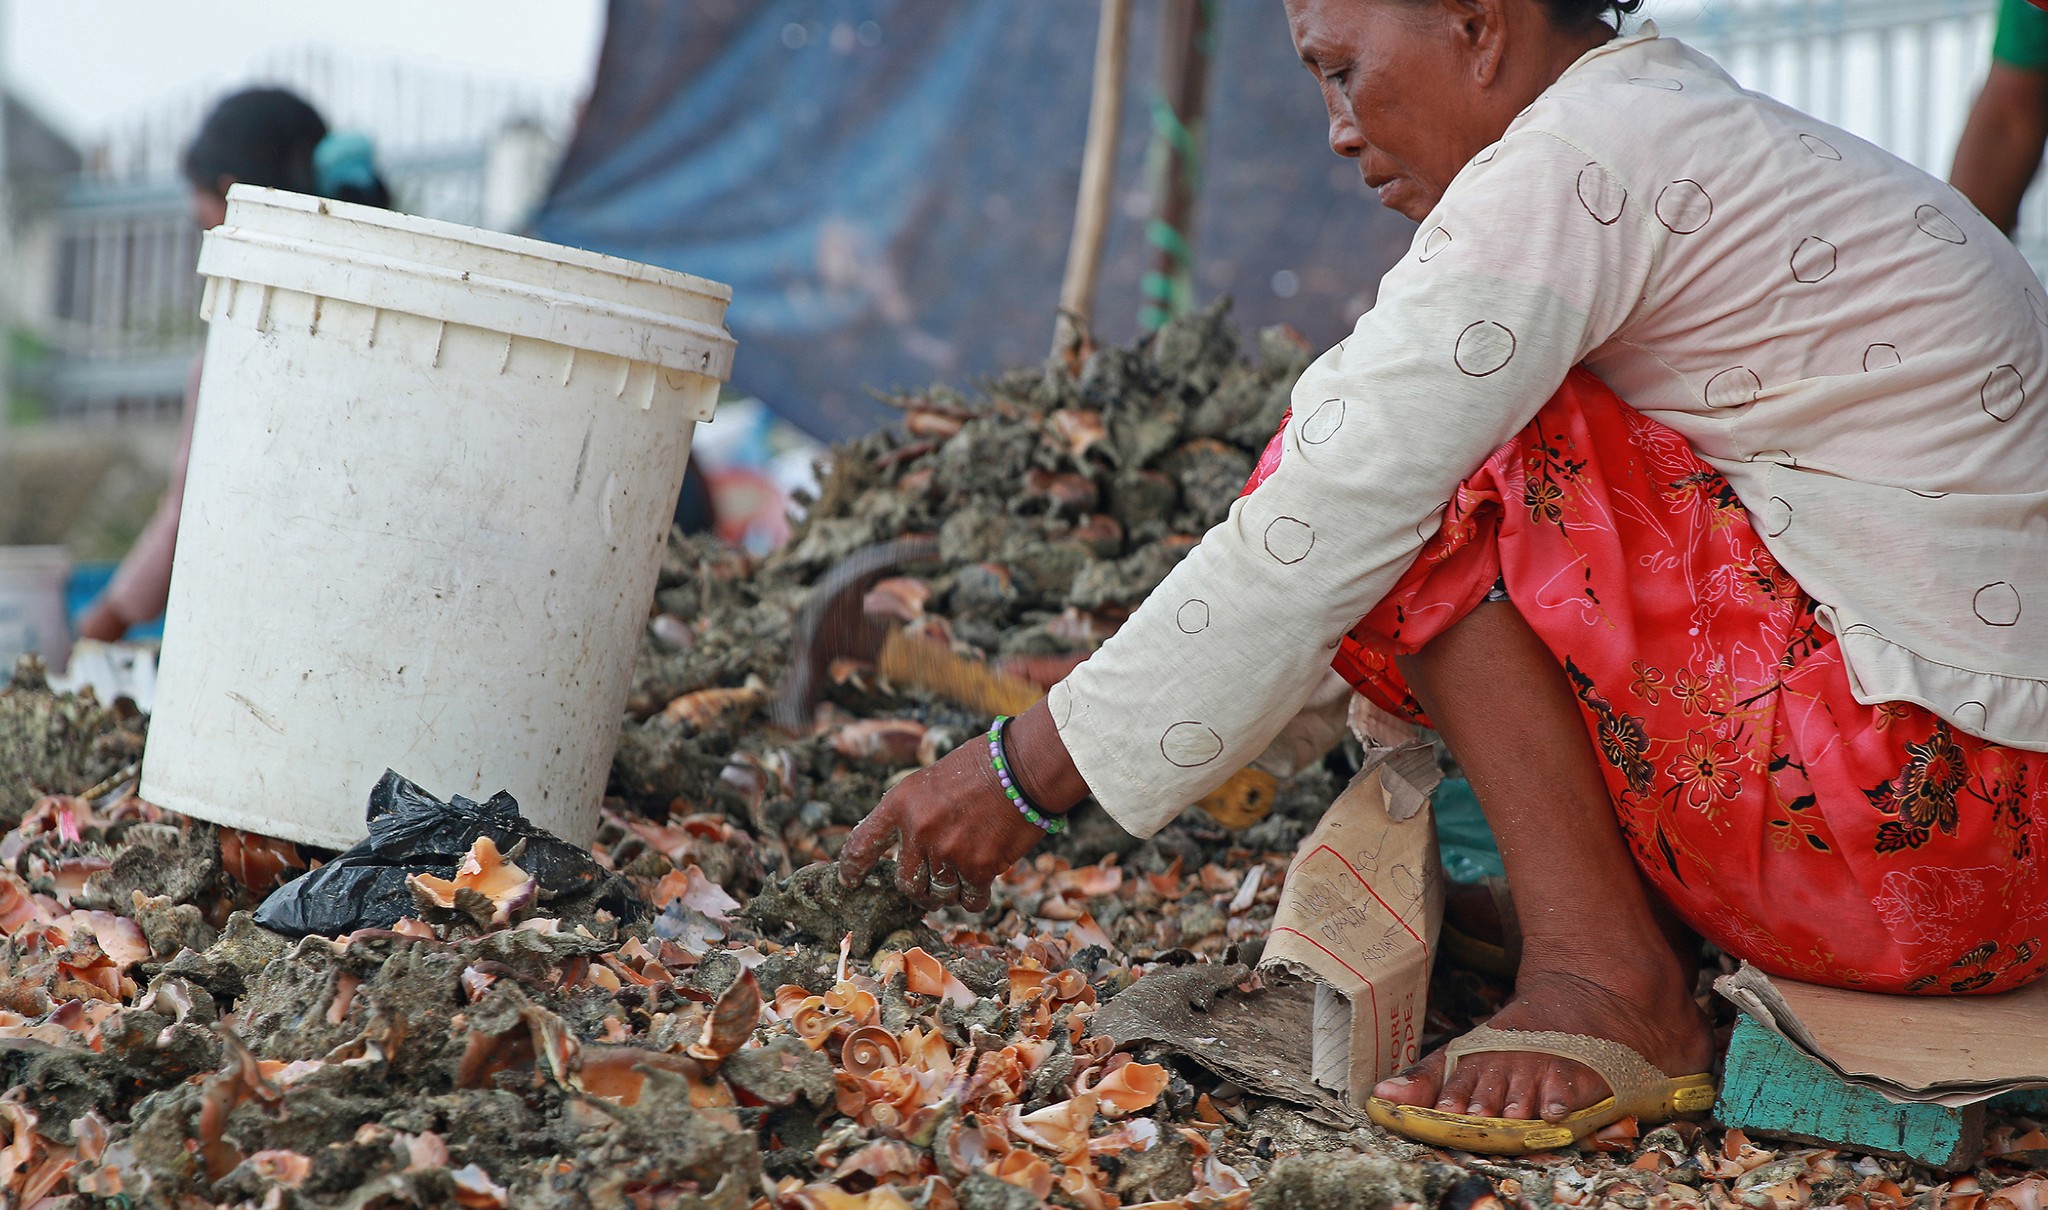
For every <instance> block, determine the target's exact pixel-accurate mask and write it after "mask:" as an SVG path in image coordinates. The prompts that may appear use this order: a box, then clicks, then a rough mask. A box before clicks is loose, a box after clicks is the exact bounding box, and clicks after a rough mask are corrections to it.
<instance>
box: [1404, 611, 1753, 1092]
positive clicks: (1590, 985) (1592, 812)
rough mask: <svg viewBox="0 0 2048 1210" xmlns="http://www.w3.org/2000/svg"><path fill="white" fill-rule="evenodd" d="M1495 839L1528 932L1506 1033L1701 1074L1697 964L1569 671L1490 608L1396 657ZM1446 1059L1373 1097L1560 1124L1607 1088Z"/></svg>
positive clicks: (1530, 1065)
mask: <svg viewBox="0 0 2048 1210" xmlns="http://www.w3.org/2000/svg"><path fill="white" fill-rule="evenodd" d="M1400 666H1401V671H1402V674H1403V675H1404V676H1405V677H1406V678H1407V680H1408V685H1409V688H1410V689H1412V690H1413V691H1414V693H1415V696H1416V698H1417V700H1419V701H1420V702H1421V703H1422V706H1423V709H1425V710H1426V711H1428V712H1429V716H1430V721H1432V722H1433V723H1435V724H1436V727H1437V730H1438V732H1439V733H1440V734H1442V736H1443V737H1444V741H1445V742H1446V743H1447V744H1449V745H1450V748H1451V751H1452V753H1453V754H1455V755H1456V756H1457V758H1458V763H1459V764H1460V765H1462V766H1463V767H1464V770H1465V775H1466V777H1467V778H1469V779H1470V780H1471V782H1472V791H1473V794H1474V796H1475V797H1477V798H1478V800H1479V805H1480V807H1481V808H1482V809H1483V810H1484V811H1485V812H1486V819H1487V822H1488V823H1489V824H1491V825H1492V827H1493V833H1494V837H1495V839H1496V840H1498V841H1499V843H1500V850H1501V862H1502V864H1503V865H1504V866H1505V867H1506V869H1507V875H1508V884H1509V886H1510V887H1511V888H1512V890H1513V892H1514V896H1515V910H1516V914H1517V915H1518V916H1519V917H1520V921H1521V927H1522V964H1521V969H1520V972H1519V973H1518V975H1517V977H1516V981H1515V998H1514V999H1513V1000H1512V1001H1510V1002H1509V1003H1508V1005H1507V1006H1506V1007H1504V1008H1503V1009H1502V1010H1501V1011H1500V1012H1499V1013H1498V1014H1497V1015H1495V1017H1494V1018H1493V1020H1492V1021H1491V1022H1490V1024H1492V1025H1493V1026H1494V1027H1495V1028H1497V1029H1529V1030H1561V1031H1564V1032H1567V1033H1585V1034H1592V1035H1594V1036H1596V1037H1603V1038H1609V1039H1612V1040H1614V1041H1617V1042H1621V1043H1623V1044H1625V1045H1628V1046H1631V1047H1633V1048H1635V1049H1636V1050H1637V1051H1638V1052H1640V1053H1641V1054H1642V1055H1643V1057H1644V1058H1647V1059H1648V1060H1650V1062H1652V1063H1655V1064H1656V1065H1657V1066H1659V1067H1661V1068H1663V1069H1664V1071H1665V1073H1666V1074H1667V1075H1672V1076H1680V1075H1690V1074H1692V1073H1694V1072H1699V1071H1705V1070H1707V1069H1708V1066H1709V1065H1710V1064H1711V1062H1712V1059H1713V1042H1712V1038H1711V1035H1710V1034H1709V1032H1708V1029H1707V1025H1706V1022H1705V1020H1704V1019H1703V1018H1702V1017H1701V1016H1700V1013H1699V1009H1698V1007H1697V1005H1695V1004H1694V1002H1693V999H1692V983H1693V973H1694V971H1695V970H1696V965H1697V964H1696V963H1687V962H1684V961H1681V959H1680V958H1679V956H1678V954H1677V953H1676V952H1674V951H1673V950H1672V948H1671V945H1670V943H1669V942H1668V941H1667V939H1666V935H1665V932H1664V931H1663V929H1662V927H1661V926H1660V924H1659V921H1658V913H1657V912H1656V911H1655V910H1654V909H1653V907H1652V904H1651V900H1650V896H1649V893H1648V892H1647V891H1646V889H1645V888H1644V886H1643V882H1642V879H1641V875H1640V874H1639V873H1638V872H1637V870H1636V863H1635V859H1634V858H1633V857H1632V856H1631V855H1630V854H1629V851H1628V846H1627V844H1626V842H1625V841H1624V840H1623V839H1622V835H1621V829H1620V826H1619V824H1617V823H1616V821H1615V818H1614V806H1613V804H1612V802H1611V801H1610V800H1609V798H1608V794H1607V786H1606V783H1605V782H1604V781H1603V780H1602V777H1601V773H1600V766H1599V764H1598V758H1597V757H1596V756H1595V754H1594V751H1593V745H1592V741H1591V739H1590V738H1589V737H1588V736H1587V734H1586V726H1585V723H1584V721H1583V720H1582V719H1581V717H1580V714H1579V707H1578V702H1577V699H1576V698H1575V697H1574V696H1573V694H1572V691H1571V686H1570V684H1569V683H1568V682H1567V681H1566V680H1565V676H1564V670H1563V669H1562V668H1561V667H1559V666H1558V663H1557V661H1556V659H1555V658H1554V657H1553V656H1552V655H1551V654H1550V651H1549V649H1548V648H1546V647H1544V646H1543V643H1542V640H1541V639H1539V638H1538V637H1537V636H1536V633H1535V632H1534V631H1533V630H1531V629H1530V628H1529V625H1528V623H1527V622H1525V621H1524V620H1523V619H1522V616H1521V614H1519V613H1518V612H1516V610H1515V607H1514V606H1513V605H1512V604H1511V603H1500V602H1494V603H1487V604H1482V605H1480V606H1479V607H1478V608H1477V609H1475V610H1473V611H1472V612H1471V613H1470V614H1469V615H1467V616H1466V617H1465V618H1464V619H1463V620H1461V621H1460V622H1458V624H1457V625H1455V626H1453V627H1451V629H1449V630H1448V631H1445V632H1444V633H1443V634H1442V635H1440V636H1438V637H1437V639H1436V640H1435V641H1433V642H1432V643H1430V644H1429V646H1427V647H1425V648H1424V649H1423V650H1422V651H1421V652H1419V653H1418V654H1416V655H1414V656H1410V657H1406V658H1404V659H1402V660H1401V661H1400ZM1442 1073H1443V1056H1442V1052H1440V1051H1439V1052H1437V1053H1436V1054H1432V1055H1430V1056H1429V1057H1428V1058H1426V1059H1424V1060H1423V1062H1422V1063H1421V1064H1420V1065H1418V1066H1417V1068H1416V1069H1415V1070H1413V1071H1412V1072H1410V1073H1409V1074H1408V1075H1407V1076H1406V1077H1402V1078H1399V1079H1395V1080H1389V1081H1387V1082H1385V1083H1383V1084H1381V1085H1380V1086H1379V1088H1378V1089H1377V1090H1376V1093H1377V1095H1379V1096H1381V1097H1384V1098H1386V1099H1388V1100H1390V1101H1395V1102H1397V1103H1400V1104H1406V1105H1434V1106H1436V1107H1437V1108H1439V1109H1446V1110H1450V1111H1453V1112H1459V1113H1475V1114H1483V1115H1485V1116H1488V1117H1509V1118H1533V1117H1542V1118H1547V1119H1551V1120H1556V1119H1558V1118H1561V1117H1563V1116H1565V1115H1566V1114H1567V1113H1570V1112H1573V1111H1575V1110H1578V1109H1583V1108H1585V1107H1587V1106H1589V1105H1592V1104H1595V1103H1597V1102H1598V1101H1600V1100H1602V1099H1603V1098H1605V1097H1606V1096H1607V1095H1608V1090H1607V1087H1606V1085H1605V1084H1604V1083H1602V1082H1601V1080H1600V1079H1599V1078H1598V1077H1596V1076H1594V1075H1593V1074H1592V1073H1591V1072H1590V1071H1588V1070H1587V1069H1586V1068H1584V1067H1582V1066H1580V1065H1579V1064H1577V1063H1572V1062H1568V1061H1565V1060H1561V1059H1556V1058H1550V1057H1547V1056H1542V1055H1532V1054H1480V1055H1473V1056H1472V1057H1470V1058H1468V1059H1466V1060H1465V1061H1464V1062H1462V1063H1460V1064H1459V1065H1458V1068H1457V1070H1456V1071H1455V1072H1453V1073H1452V1075H1451V1079H1450V1081H1449V1083H1448V1085H1446V1084H1445V1083H1444V1081H1443V1078H1442Z"/></svg>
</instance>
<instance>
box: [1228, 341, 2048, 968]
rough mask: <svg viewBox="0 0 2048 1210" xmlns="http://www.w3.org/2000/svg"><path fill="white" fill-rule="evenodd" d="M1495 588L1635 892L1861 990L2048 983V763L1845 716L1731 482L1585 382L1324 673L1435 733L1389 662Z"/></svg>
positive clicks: (1790, 593)
mask: <svg viewBox="0 0 2048 1210" xmlns="http://www.w3.org/2000/svg"><path fill="white" fill-rule="evenodd" d="M1278 456H1279V444H1278V441H1277V439H1276V441H1275V443H1274V445H1273V446H1272V447H1271V448H1269V450H1268V451H1267V456H1266V457H1265V458H1264V459H1262V460H1261V463H1260V467H1259V470H1258V471H1257V472H1256V473H1255V474H1254V476H1253V480H1252V484H1251V487H1256V486H1257V484H1258V483H1260V482H1263V480H1264V478H1265V477H1266V476H1267V475H1269V474H1271V473H1272V470H1273V467H1274V466H1275V465H1276V464H1277V461H1278ZM1247 490H1250V488H1249V487H1248V488H1247ZM1901 557H1902V558H1910V557H1911V555H1910V554H1908V553H1902V554H1901ZM1496 584H1504V585H1505V587H1506V590H1507V595H1508V598H1509V599H1510V600H1511V601H1512V602H1513V603H1514V605H1515V607H1516V609H1518V610H1519V611H1520V612H1521V614H1522V616H1523V617H1524V618H1525V619H1527V621H1528V622H1529V624H1530V626H1531V627H1532V628H1534V629H1535V631H1536V633H1537V634H1538V635H1539V636H1541V637H1542V639H1543V641H1544V643H1545V644H1546V645H1547V646H1548V647H1549V648H1550V650H1551V652H1552V653H1553V654H1555V655H1556V656H1557V658H1558V660H1559V662H1560V663H1562V664H1563V665H1564V669H1565V674H1566V676H1567V678H1568V679H1569V680H1570V682H1571V685H1572V687H1573V689H1574V691H1575V692H1576V693H1577V695H1578V699H1579V705H1580V709H1581V711H1582V713H1583V715H1584V717H1585V720H1586V728H1587V730H1588V731H1589V732H1590V733H1591V735H1592V737H1593V740H1594V746H1595V748H1596V750H1597V751H1598V753H1599V757H1600V763H1601V766H1602V771H1603V772H1604V773H1605V775H1606V778H1607V784H1608V789H1609V791H1610V792H1611V793H1612V795H1613V797H1614V803H1615V810H1616V813H1617V815H1618V816H1619V817H1620V820H1621V827H1622V830H1623V832H1624V833H1625V834H1626V835H1627V837H1628V841H1629V845H1630V847H1631V849H1632V850H1633V851H1634V853H1635V857H1636V861H1637V863H1638V864H1639V865H1640V866H1641V867H1642V870H1643V874H1644V876H1645V877H1646V878H1647V879H1648V880H1649V882H1650V883H1651V885H1653V886H1654V887H1655V888H1656V889H1657V890H1658V891H1659V892H1661V893H1662V894H1663V896H1664V897H1665V899H1666V900H1668V901H1669V902H1670V904H1671V906H1672V907H1673V908H1674V909H1675V910H1676V911H1677V912H1678V914H1679V915H1680V916H1681V917H1682V918H1683V919H1684V920H1685V921H1686V922H1687V923H1689V924H1690V925H1691V926H1692V927H1693V928H1695V929H1697V930H1698V931H1699V932H1700V933H1701V934H1702V935H1703V936H1705V937H1706V938H1707V939H1708V940H1710V941H1712V942H1713V943H1714V944H1715V945H1718V946H1720V947H1721V948H1722V949H1723V950H1725V951H1727V952H1728V953H1730V954H1732V955H1734V956H1736V957H1738V958H1744V959H1747V960H1749V961H1751V962H1753V963H1755V964H1756V965H1758V966H1760V967H1762V968H1763V969H1765V970H1767V971H1769V972H1771V973H1773V974H1781V975H1785V976H1787V977H1790V978H1794V979H1801V980H1806V981H1809V982H1816V983H1828V984H1834V985H1837V986H1841V987H1852V988H1859V989H1862V990H1866V991H1885V992H1922V993H1928V994H1953V993H1959V992H1982V993H1991V992H2001V991H2009V990H2011V989H2013V988H2015V987H2018V986H2020V985H2021V984H2023V983H2026V982H2028V981H2030V980H2031V979H2033V978H2034V977H2036V976H2038V975H2040V974H2041V973H2042V972H2043V971H2044V970H2048V949H2044V946H2043V943H2042V939H2043V937H2044V935H2048V822H2044V820H2048V789H2044V785H2048V754H2043V753H2038V752H2026V751H2021V750H2018V749H2013V748H2005V747H2000V746H1998V745H1996V744H1991V743H1987V742H1985V741H1983V740H1979V739H1976V738H1974V737H1971V736H1968V735H1965V734H1963V733H1961V732H1959V731H1957V730H1955V729H1954V728H1953V727H1951V726H1950V725H1949V724H1948V723H1947V722H1945V721H1944V720H1942V719H1941V718H1939V717H1938V716H1936V715H1935V714H1933V713H1932V712H1930V711H1927V710H1924V709H1922V708H1920V707H1918V706H1913V705H1907V704H1904V703H1898V702H1893V703H1886V704H1883V705H1877V706H1865V705H1862V704H1860V703H1858V702H1857V701H1856V699H1855V697H1854V696H1853V695H1852V694H1851V693H1850V691H1849V682H1848V677H1847V675H1846V672H1845V670H1844V669H1843V666H1842V661H1841V656H1840V654H1839V653H1838V652H1837V650H1836V647H1835V639H1834V636H1833V635H1832V634H1830V633H1828V632H1827V631H1826V630H1825V629H1823V628H1822V627H1821V626H1820V625H1819V624H1818V623H1817V622H1816V621H1815V618H1814V606H1813V601H1812V600H1811V598H1809V597H1808V596H1807V595H1806V594H1805V593H1804V592H1803V591H1801V590H1800V588H1799V585H1797V584H1796V583H1794V582H1793V581H1792V579H1791V578H1790V577H1789V576H1788V575H1787V574H1786V573H1785V572H1784V571H1783V570H1782V569H1781V568H1780V567H1779V566H1778V563H1777V560H1775V559H1774V558H1772V557H1771V554H1770V552H1769V551H1768V550H1766V549H1765V548H1764V544H1763V542H1762V541H1761V540H1760V539H1759V538H1758V537H1757V535H1756V532H1755V531H1754V530H1753V529H1752V528H1751V527H1750V519H1749V514H1748V512H1747V511H1746V510H1745V509H1744V508H1743V506H1742V503H1741V502H1740V501H1739V500H1737V499H1736V497H1735V494H1734V493H1733V492H1732V491H1731V490H1730V489H1729V487H1728V484H1727V482H1726V481H1725V480H1723V479H1722V477H1721V476H1720V474H1719V473H1718V472H1716V471H1714V470H1713V469H1712V468H1711V467H1709V466H1708V465H1707V464H1706V463H1704V462H1702V461H1700V459H1699V458H1698V457H1696V456H1695V455H1694V454H1693V452H1692V449H1691V447H1690V446H1689V445H1688V444H1687V443H1686V441H1685V439H1684V438H1683V437H1681V436H1679V435H1678V434H1677V433H1675V432H1673V431H1672V430H1671V429H1669V428H1666V427H1665V426H1663V425H1661V424H1658V423H1657V422H1655V421H1653V420H1651V419H1649V418H1647V417H1645V416H1643V415H1641V414H1640V413H1638V412H1636V411H1634V410H1633V409H1631V408H1629V407H1627V406H1626V405H1625V404H1624V403H1623V402H1622V401H1621V400H1620V399H1619V398H1617V397H1616V396H1615V395H1614V393H1613V392H1612V391H1610V390H1608V388H1607V387H1606V385H1605V384H1604V383H1602V382H1601V381H1600V380H1599V379H1598V378H1596V377H1594V376H1593V375H1592V374H1590V373H1588V372H1586V371H1585V370H1575V371H1573V373H1572V374H1571V376H1570V377H1569V378H1567V379H1566V380H1565V383H1564V385H1563V387H1562V388H1560V389H1559V391H1558V393H1557V394H1556V396H1554V397H1553V398H1552V399H1551V401H1550V402H1549V403H1548V404H1546V405H1545V406H1544V408H1543V410H1542V412H1540V413H1539V414H1538V415H1537V417H1536V419H1535V421H1534V422H1532V423H1531V424H1530V425H1529V427H1528V428H1526V429H1524V430H1523V431H1522V432H1521V433H1519V434H1517V435H1516V436H1515V438H1514V439H1513V440H1511V441H1509V442H1508V443H1507V444H1506V445H1504V446H1502V447H1501V448H1500V449H1499V450H1498V451H1496V452H1495V453H1494V455H1493V456H1492V457H1491V458H1489V459H1487V461H1486V463H1485V464H1484V465H1483V466H1481V467H1480V468H1479V470H1478V471H1477V472H1476V473H1474V474H1473V475H1472V477H1471V478H1469V479H1467V480H1466V481H1465V482H1464V484H1463V485H1461V486H1460V488H1459V489H1458V493H1457V496H1456V497H1455V498H1454V499H1453V500H1452V501H1451V503H1450V505H1449V507H1448V509H1447V511H1446V513H1445V516H1444V519H1443V523H1442V527H1441V528H1440V529H1439V530H1438V532H1437V534H1436V536H1435V537H1434V538H1433V539H1431V540H1430V541H1429V542H1428V544H1427V545H1426V546H1425V547H1424V548H1423V552H1422V554H1421V556H1420V557H1419V558H1418V559H1417V560H1416V562H1415V565H1414V566H1413V567H1411V568H1410V569H1409V571H1408V573H1407V574H1406V575H1405V576H1404V577H1403V578H1402V579H1401V581H1400V583H1399V584H1398V585H1397V586H1396V587H1395V589H1394V590H1393V592H1391V593H1390V594H1388V596H1387V598H1386V599H1385V600H1383V601H1381V602H1380V604H1379V606H1378V607H1377V608H1375V609H1374V610H1373V611H1372V612H1371V613H1370V614H1368V615H1367V616H1366V617H1365V618H1364V619H1363V620H1362V621H1361V622H1359V624H1358V626H1357V627H1356V628H1355V629H1354V630H1353V631H1352V632H1351V634H1350V636H1349V637H1348V638H1347V639H1346V640H1345V641H1344V642H1343V644H1342V645H1341V646H1340V649H1339V651H1338V655H1337V657H1336V659H1335V660H1334V661H1333V663H1334V666H1335V667H1336V669H1337V671H1338V672H1340V673H1342V674H1343V675H1344V676H1345V678H1346V679H1347V680H1349V681H1350V682H1351V683H1352V684H1353V685H1354V686H1355V687H1356V688H1357V690H1358V691H1359V692H1360V693H1362V694H1364V695H1365V696H1367V697H1368V698H1370V699H1372V700H1373V701H1374V702H1376V703H1378V704H1379V705H1381V706H1383V707H1386V708H1388V709H1390V710H1394V711H1396V712H1399V713H1402V714H1405V715H1407V716H1408V717H1411V718H1414V719H1416V720H1417V721H1418V722H1426V721H1427V720H1426V719H1424V718H1423V716H1422V711H1421V709H1420V707H1418V706H1417V704H1416V702H1415V699H1414V698H1413V697H1412V696H1411V695H1410V694H1409V692H1408V687H1407V685H1406V684H1405V683H1403V681H1402V679H1401V674H1400V672H1399V671H1398V669H1397V668H1396V667H1395V665H1394V663H1393V659H1392V657H1393V656H1395V655H1403V654H1408V653H1412V652H1414V651H1417V650H1419V649H1420V648H1421V647H1422V646H1423V645H1425V644H1426V643H1428V642H1429V641H1430V640H1431V639H1432V638H1434V637H1436V636H1437V635H1438V634H1441V633H1442V632H1444V631H1445V630H1447V629H1448V628H1449V627H1450V626H1451V625H1452V624H1453V623H1455V622H1456V621H1458V619H1460V618H1462V617H1464V616H1465V614H1466V613H1468V612H1469V611H1470V610H1471V609H1473V608H1474V607H1475V606H1476V605H1478V604H1479V603H1480V602H1481V601H1482V600H1484V599H1485V598H1486V596H1487V593H1488V592H1489V591H1490V590H1491V589H1493V588H1494V587H1495V585H1496Z"/></svg>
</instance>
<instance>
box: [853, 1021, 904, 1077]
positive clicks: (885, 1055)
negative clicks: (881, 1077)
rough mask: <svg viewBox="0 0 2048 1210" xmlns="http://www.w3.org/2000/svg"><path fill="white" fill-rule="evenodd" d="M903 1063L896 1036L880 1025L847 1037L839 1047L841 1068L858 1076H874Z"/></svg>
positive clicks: (869, 1026) (865, 1027)
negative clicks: (878, 1072)
mask: <svg viewBox="0 0 2048 1210" xmlns="http://www.w3.org/2000/svg"><path fill="white" fill-rule="evenodd" d="M902 1061H903V1048H902V1047H900V1046H898V1045H897V1044H896V1036H895V1035H894V1034H892V1033H890V1032H889V1031H888V1030H886V1029H883V1028H882V1027H881V1026H879V1025H864V1026H862V1027H861V1028H859V1029H856V1030H854V1031H853V1032H852V1033H850V1034H848V1035H846V1041H845V1042H844V1043H842V1044H841V1045H840V1047H839V1063H840V1066H842V1067H844V1068H846V1070H848V1071H850V1072H852V1073H853V1074H855V1075H857V1076H866V1075H873V1074H874V1073H875V1072H877V1071H880V1070H881V1069H883V1068H884V1067H894V1066H895V1065H896V1064H898V1063H901V1062H902Z"/></svg>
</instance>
